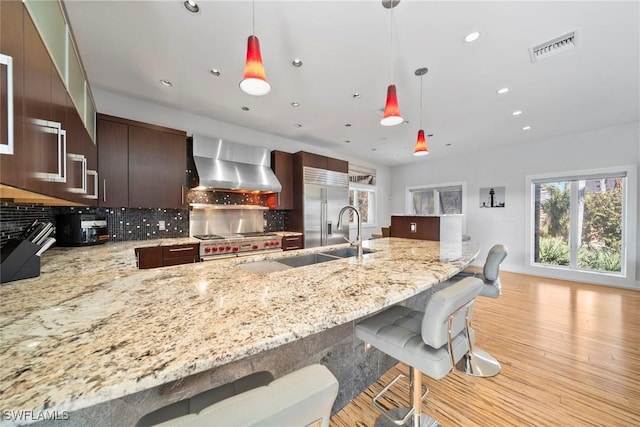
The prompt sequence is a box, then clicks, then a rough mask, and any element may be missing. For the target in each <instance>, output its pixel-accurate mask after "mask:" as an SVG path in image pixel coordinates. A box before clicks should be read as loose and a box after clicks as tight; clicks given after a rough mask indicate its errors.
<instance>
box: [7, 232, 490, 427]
mask: <svg viewBox="0 0 640 427" xmlns="http://www.w3.org/2000/svg"><path fill="white" fill-rule="evenodd" d="M187 242H193V240H191V239H170V240H168V241H148V242H127V243H112V244H105V245H102V246H96V247H86V248H74V249H65V248H59V249H54V250H50V251H49V252H47V253H46V254H45V256H44V257H43V260H42V268H41V276H40V277H39V278H35V279H27V280H23V281H18V282H13V283H9V284H5V285H2V286H0V301H2V311H1V313H0V410H1V411H3V414H5V412H4V411H45V410H46V411H75V410H79V409H82V408H87V407H90V406H92V405H97V404H101V403H103V402H109V401H113V400H114V399H120V398H125V399H126V396H129V395H134V394H135V393H138V394H137V396H141V397H139V399H144V396H143V395H144V393H145V391H146V390H149V389H153V388H156V389H158V388H160V391H158V394H160V395H166V394H167V393H169V391H167V390H169V389H176V388H177V389H180V387H179V385H180V384H181V383H182V382H183V381H184V380H185V378H186V379H187V381H186V382H189V380H188V379H189V378H194V377H197V375H196V374H200V373H204V372H209V371H211V370H214V372H215V370H216V369H219V368H222V367H224V366H230V365H233V364H234V363H240V362H242V361H244V360H250V361H252V360H253V361H255V360H256V359H252V357H253V358H255V357H258V355H260V354H274V355H275V353H268V352H269V351H275V350H277V349H278V348H287V347H286V346H287V345H292V344H294V343H296V342H302V343H303V344H304V346H307V347H309V346H315V345H317V342H316V341H318V340H319V339H325V338H326V337H325V336H324V335H321V334H323V333H325V332H326V331H332V330H339V331H340V332H339V333H340V334H348V333H350V332H348V331H349V330H351V329H350V328H352V324H353V322H354V321H355V320H357V319H360V318H362V317H364V316H367V315H370V314H372V313H375V312H377V311H379V310H381V309H383V308H385V307H388V306H389V305H392V304H394V303H398V302H401V301H405V300H407V299H408V298H411V297H414V296H416V295H418V294H421V293H423V292H424V291H427V290H429V289H430V288H432V287H433V286H435V285H437V284H439V283H441V282H443V281H446V280H447V279H448V278H450V277H451V276H453V275H454V274H456V273H457V272H459V271H460V270H461V269H463V268H465V267H466V266H467V265H468V264H469V263H470V262H471V261H472V260H473V259H474V258H475V256H476V255H477V253H478V250H479V248H478V246H477V245H476V244H474V243H471V242H463V243H460V244H454V245H452V246H450V247H449V246H447V247H444V246H442V247H441V245H440V244H439V243H438V242H432V241H416V240H408V239H399V238H385V239H377V240H370V241H366V242H365V247H367V248H369V249H371V250H373V251H375V252H374V253H370V254H367V255H365V256H364V257H363V258H362V259H355V258H345V259H338V260H335V261H331V262H325V263H322V264H316V265H310V266H306V267H300V268H295V269H290V270H286V271H280V272H274V273H269V274H264V275H259V274H255V273H252V272H249V271H246V270H244V269H242V268H241V265H240V264H242V263H248V262H252V261H258V260H265V259H273V258H278V257H283V256H287V257H288V256H297V255H300V254H306V253H313V252H319V251H323V250H326V249H328V247H325V248H314V249H305V250H301V251H291V252H281V253H271V254H265V255H255V256H250V257H245V258H231V259H221V260H215V261H208V262H201V263H195V264H186V265H180V266H175V267H164V268H158V269H152V270H137V269H136V264H135V257H134V248H135V247H140V246H145V245H147V246H150V245H158V244H181V243H187ZM345 246H348V245H337V246H334V247H345ZM319 334H320V335H319ZM316 338H318V339H316ZM321 347H322V346H321ZM313 351H315V352H317V349H314V350H313ZM326 356H327V353H326V352H325V353H324V356H322V357H326ZM365 357H369V358H370V356H365ZM272 358H273V360H272V362H273V364H274V365H276V364H279V366H273V369H272V371H273V372H274V373H275V374H276V376H279V374H280V373H282V372H285V371H287V370H289V371H290V370H293V369H295V368H297V367H299V366H296V363H302V362H300V361H297V362H296V361H292V363H290V364H286V360H284V359H286V356H283V355H282V354H279V355H277V356H273V357H272ZM253 361H252V362H251V363H249V364H248V365H246V366H244V368H243V369H244V371H245V372H246V371H248V372H251V371H252V370H254V369H258V367H263V366H265V362H264V360H262V362H261V363H262V365H260V366H258V365H259V364H257V363H253ZM364 362H366V361H364ZM349 363H351V362H349ZM283 364H284V365H283ZM267 365H268V364H267ZM285 365H286V366H285ZM336 369H347V370H348V369H350V367H349V366H347V367H337V368H336ZM238 372H239V371H238ZM334 373H335V372H334ZM227 374H228V372H227ZM336 376H338V378H339V379H340V375H336ZM222 377H224V375H220V376H217V377H216V379H215V380H212V379H211V378H208V379H207V381H208V382H209V383H208V385H209V386H212V387H213V386H216V385H218V384H217V382H220V383H222V382H225V380H232V379H234V378H226V379H225V378H222ZM168 384H169V385H170V386H169V388H166V387H167V385H168ZM162 387H165V388H164V389H162ZM202 387H203V385H202V384H199V385H198V386H197V388H202ZM341 387H342V384H341ZM185 390H186V389H185ZM192 391H193V390H186V391H184V393H191V392H192ZM140 393H142V394H140ZM350 394H352V393H350ZM178 397H179V396H172V397H171V398H170V399H169V400H173V401H175V400H178ZM185 397H186V396H185ZM339 397H340V396H339ZM343 397H345V396H343ZM346 398H349V396H346ZM140 401H141V400H139V401H137V403H138V404H139V403H140ZM98 406H100V405H98ZM139 406H140V405H139ZM142 406H144V405H142ZM153 406H154V405H150V406H148V407H147V408H144V410H142V409H139V410H141V411H147V410H153V409H155V407H153ZM156 406H157V405H156ZM136 416H137V415H136ZM109 417H113V414H110V415H109ZM10 418H11V419H10ZM110 420H113V418H110ZM24 421H30V420H28V419H27V420H24ZM24 421H23V422H24ZM15 424H19V423H16V422H15V419H13V418H12V417H8V416H6V415H4V416H3V417H2V419H1V420H0V425H15ZM65 425H67V424H65ZM68 425H72V424H68ZM104 425H115V424H113V423H111V424H110V423H108V422H105V423H104Z"/></svg>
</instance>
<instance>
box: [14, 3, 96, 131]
mask: <svg viewBox="0 0 640 427" xmlns="http://www.w3.org/2000/svg"><path fill="white" fill-rule="evenodd" d="M24 2H25V5H26V6H27V10H28V12H29V15H30V16H31V18H32V19H33V21H34V23H35V25H36V27H37V28H38V32H39V33H40V37H41V38H42V40H43V41H44V44H45V46H46V48H47V51H48V52H49V55H50V56H51V59H52V61H53V64H54V66H55V69H56V71H57V72H58V75H59V76H60V78H61V79H62V81H63V82H64V85H65V87H66V88H67V91H68V92H69V94H70V95H71V99H72V101H73V105H74V106H75V109H76V111H77V112H78V116H79V117H80V119H81V120H82V123H83V125H84V127H85V128H86V129H87V132H88V133H89V136H90V138H91V140H92V141H95V110H96V109H95V105H94V104H93V97H92V96H91V90H90V87H89V84H88V81H87V78H86V76H85V72H84V70H83V68H82V62H81V60H80V54H79V53H78V49H77V46H76V44H75V42H74V39H73V37H72V35H71V30H70V28H69V25H68V23H67V21H66V19H65V14H64V12H63V10H62V5H61V3H60V2H59V1H57V0H53V1H42V0H24Z"/></svg>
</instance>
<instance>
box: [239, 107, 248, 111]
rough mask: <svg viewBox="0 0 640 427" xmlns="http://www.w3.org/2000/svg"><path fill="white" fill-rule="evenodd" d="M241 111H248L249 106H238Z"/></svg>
mask: <svg viewBox="0 0 640 427" xmlns="http://www.w3.org/2000/svg"><path fill="white" fill-rule="evenodd" d="M240 109H241V110H242V111H249V107H240Z"/></svg>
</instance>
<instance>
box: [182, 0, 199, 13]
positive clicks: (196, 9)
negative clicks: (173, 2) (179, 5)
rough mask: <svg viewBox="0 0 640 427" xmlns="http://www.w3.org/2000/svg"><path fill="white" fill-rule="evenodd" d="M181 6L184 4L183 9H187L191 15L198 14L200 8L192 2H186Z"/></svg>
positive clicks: (188, 0)
mask: <svg viewBox="0 0 640 427" xmlns="http://www.w3.org/2000/svg"><path fill="white" fill-rule="evenodd" d="M183 4H184V8H185V9H187V10H188V11H189V12H191V13H198V12H200V6H198V3H196V2H195V1H193V0H187V1H185V2H184V3H183Z"/></svg>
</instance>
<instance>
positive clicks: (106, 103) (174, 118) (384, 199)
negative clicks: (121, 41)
mask: <svg viewBox="0 0 640 427" xmlns="http://www.w3.org/2000/svg"><path fill="white" fill-rule="evenodd" d="M92 92H93V95H94V98H95V101H96V106H97V110H98V112H100V113H102V114H108V115H111V116H116V117H123V118H127V119H131V120H137V121H140V122H145V123H151V124H156V125H159V126H166V127H170V128H174V129H180V130H184V131H186V132H187V133H188V134H189V135H191V134H198V135H204V136H209V137H214V138H223V139H228V140H230V141H234V142H240V143H244V144H249V145H256V146H262V147H266V148H269V149H271V150H280V151H285V152H288V153H295V152H297V151H308V152H311V153H316V154H320V155H323V156H329V157H336V158H339V159H342V160H347V161H349V162H352V163H356V164H358V165H361V166H365V167H369V168H374V169H376V171H377V178H378V184H377V189H376V192H377V194H379V196H378V200H380V201H381V202H380V203H378V204H377V209H376V215H377V216H376V218H382V219H383V222H384V221H386V222H384V223H383V224H382V226H386V225H388V224H389V222H388V221H389V203H388V200H389V194H390V184H391V180H390V171H389V167H387V166H381V165H376V164H372V163H370V162H367V161H365V160H362V159H359V158H355V157H350V156H344V155H341V154H338V153H335V152H333V151H331V150H327V149H323V148H320V147H317V146H314V145H309V144H305V143H304V142H301V141H294V140H291V139H287V138H282V137H279V136H276V135H271V134H267V133H263V132H258V131H255V130H252V129H248V128H243V127H240V126H236V125H232V124H229V123H225V122H221V121H219V120H214V119H211V118H208V117H204V116H200V115H197V114H192V113H188V112H184V111H179V110H175V109H173V108H168V107H165V106H162V105H158V104H153V103H150V102H147V101H143V100H140V99H135V98H130V97H128V96H124V95H120V94H116V93H113V92H109V91H105V90H102V89H99V88H92ZM379 231H380V226H379V224H376V227H371V228H369V227H367V228H365V229H363V235H364V238H365V239H367V238H369V236H370V235H371V233H375V232H379ZM351 238H355V236H354V235H352V236H351Z"/></svg>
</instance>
